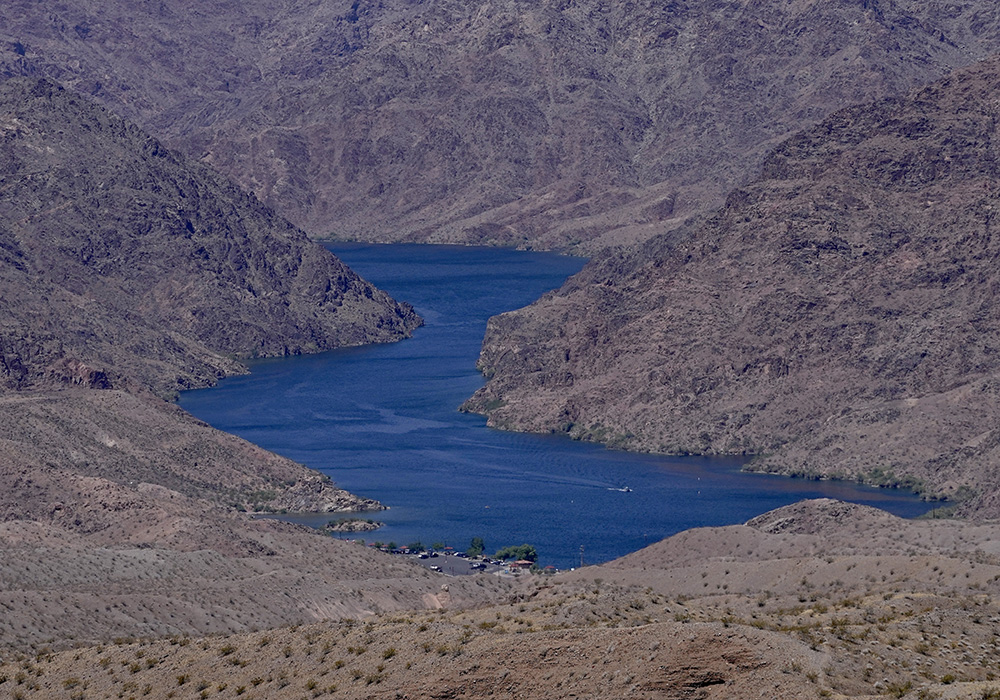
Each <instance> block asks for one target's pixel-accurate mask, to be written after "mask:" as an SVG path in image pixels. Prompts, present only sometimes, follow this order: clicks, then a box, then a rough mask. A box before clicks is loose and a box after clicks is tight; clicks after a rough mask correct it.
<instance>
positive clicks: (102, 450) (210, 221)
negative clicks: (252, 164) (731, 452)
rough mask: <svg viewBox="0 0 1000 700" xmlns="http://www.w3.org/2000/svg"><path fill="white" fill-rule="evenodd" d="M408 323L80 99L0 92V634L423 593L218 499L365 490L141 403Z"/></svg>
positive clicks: (108, 630)
mask: <svg viewBox="0 0 1000 700" xmlns="http://www.w3.org/2000/svg"><path fill="white" fill-rule="evenodd" d="M419 322H420V320H419V318H418V317H417V316H416V315H415V314H414V313H413V310H412V309H411V308H410V307H408V306H406V305H403V304H398V303H396V302H395V301H393V300H392V299H391V298H389V297H388V295H386V294H385V293H384V292H382V291H380V290H377V289H375V288H374V287H372V286H371V285H370V284H369V283H367V282H365V281H364V280H362V279H361V278H360V277H358V276H357V275H356V274H354V273H353V272H352V271H350V270H349V269H347V268H346V267H345V266H344V265H343V264H342V263H341V262H340V261H339V260H337V259H336V258H335V257H334V256H333V255H331V254H330V253H329V252H328V251H327V250H325V249H324V248H322V247H320V246H318V245H316V244H314V243H312V242H311V241H309V240H308V238H306V236H305V234H304V233H303V232H302V231H300V230H298V229H296V228H294V227H293V226H292V225H291V224H289V223H288V222H286V221H285V220H284V219H282V218H280V217H279V216H277V215H275V214H274V213H273V212H272V211H271V210H269V209H267V208H266V207H264V206H263V205H261V204H260V203H259V202H257V201H256V200H255V199H253V198H252V197H251V196H248V195H246V194H244V193H243V192H242V191H241V190H239V189H238V188H237V187H236V186H235V185H232V184H231V183H229V182H228V181H226V180H225V179H224V178H222V177H221V176H220V175H218V174H217V173H216V172H214V171H213V170H210V169H209V168H207V167H206V166H204V165H199V164H196V163H194V164H192V163H190V162H188V161H187V160H186V159H184V158H183V157H181V156H179V155H177V154H175V153H174V152H172V151H170V150H169V149H167V148H165V147H164V146H162V145H161V144H160V143H159V142H157V141H156V140H154V139H152V138H150V137H149V136H148V135H146V134H145V133H144V132H142V131H141V130H139V129H138V128H137V127H135V126H133V125H130V124H129V123H127V122H125V121H123V120H122V119H121V118H119V117H117V116H114V115H112V114H110V113H109V112H108V111H107V110H105V109H104V108H102V107H100V106H98V105H96V104H95V103H94V102H93V101H92V100H90V99H89V98H84V97H82V96H80V95H78V94H76V93H73V92H70V91H67V90H64V89H62V88H60V87H58V86H57V85H55V84H54V83H52V82H50V81H48V80H45V79H42V80H39V79H34V78H29V79H23V78H22V79H13V80H8V81H5V82H3V83H0V572H2V573H0V605H2V606H3V608H4V614H3V616H2V620H3V621H2V622H0V646H5V645H8V644H17V645H21V646H24V645H27V644H33V643H42V642H45V641H47V640H51V641H57V642H59V643H66V642H67V641H68V640H69V639H71V638H75V639H91V640H100V639H107V638H110V637H112V636H129V635H133V636H139V635H142V636H148V635H158V636H162V635H168V634H173V633H175V632H180V631H183V630H187V631H188V632H192V633H194V632H200V633H208V632H210V631H213V630H214V631H236V630H245V629H248V628H249V627H253V626H264V625H276V624H282V623H292V622H301V621H310V620H316V619H325V618H328V617H331V616H336V617H340V616H342V615H355V614H361V613H363V612H364V611H370V610H378V609H395V608H399V607H406V608H413V607H421V606H426V605H431V606H433V605H437V604H438V602H437V598H436V597H435V596H436V595H438V594H439V592H440V591H439V585H440V584H439V583H438V582H437V581H436V580H435V579H434V578H432V577H431V576H430V575H429V574H428V573H427V572H426V571H422V570H420V568H419V567H411V566H405V565H402V564H400V563H395V562H389V561H385V560H384V559H383V558H379V557H376V556H375V555H374V554H371V553H368V552H365V551H360V550H361V548H358V547H354V546H353V545H348V544H346V543H341V542H336V541H334V540H332V539H331V538H328V537H321V536H318V535H316V534H314V533H313V532H312V531H307V530H305V529H300V528H296V527H292V526H290V525H286V524H282V523H277V522H264V521H253V520H250V519H249V518H248V517H247V516H246V515H245V514H241V513H238V512H237V510H247V509H251V510H252V509H256V510H271V511H277V510H309V511H356V510H361V509H365V508H380V507H381V506H380V504H378V503H375V502H373V501H370V500H366V499H360V498H358V497H356V496H353V495H351V494H349V493H346V492H345V491H343V490H341V489H338V488H336V487H335V486H334V485H333V484H332V483H331V482H330V481H329V479H327V478H326V477H324V476H322V475H321V474H318V473H317V472H314V471H311V470H309V469H306V468H305V467H303V466H302V465H299V464H296V463H294V462H291V461H290V460H287V459H284V458H281V457H278V456H277V455H273V454H269V453H267V452H265V451H264V450H261V449H260V448H257V447H255V446H254V445H251V444H249V443H246V442H244V441H243V440H240V439H238V438H235V437H233V436H231V435H226V434H224V433H220V432H219V431H216V430H214V429H212V428H211V427H209V426H207V425H205V424H204V423H202V422H200V421H197V420H195V419H193V418H192V417H191V416H189V415H187V414H186V413H184V412H183V411H181V410H180V409H178V408H177V407H176V406H173V405H171V404H169V403H166V402H164V401H163V400H162V398H158V396H157V395H161V396H162V395H169V394H172V393H173V392H176V391H177V390H178V389H182V388H186V387H190V386H205V385H208V384H209V383H211V382H214V381H215V380H216V379H217V378H218V377H220V376H223V375H225V374H227V373H233V372H242V371H245V368H244V367H243V366H242V365H241V364H240V363H239V362H238V358H239V357H246V356H258V355H283V354H288V353H301V352H311V351H318V350H323V349H327V348H333V347H338V346H342V345H357V344H360V343H365V342H388V341H392V340H397V339H400V338H402V337H405V336H406V335H408V334H409V332H410V331H411V330H412V329H413V328H414V327H415V326H416V325H418V324H419ZM352 547H353V549H352ZM358 580H364V582H365V583H364V585H363V586H361V585H360V584H358V585H354V586H352V585H351V583H352V582H354V581H358ZM248 582H253V585H249V586H248V585H247V584H248ZM362 587H363V589H364V590H363V591H362V590H361V588H362ZM454 596H455V597H454V600H463V599H467V600H475V599H476V593H475V592H470V593H469V594H465V593H463V592H462V589H461V587H460V586H457V587H455V590H454ZM56 600H58V601H59V602H58V603H57V602H56Z"/></svg>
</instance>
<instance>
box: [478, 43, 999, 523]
mask: <svg viewBox="0 0 1000 700" xmlns="http://www.w3.org/2000/svg"><path fill="white" fill-rule="evenodd" d="M998 89H1000V60H997V59H990V60H988V61H985V62H983V63H981V64H978V65H976V66H974V67H972V68H970V69H965V70H962V71H958V72H956V73H954V74H953V75H951V76H949V77H948V78H945V79H944V80H941V81H939V82H937V83H934V84H932V85H930V86H928V87H925V88H921V89H919V90H916V91H914V92H913V93H911V94H910V95H909V96H907V97H905V98H901V99H893V100H887V101H881V102H877V103H875V104H873V105H868V106H861V107H856V108H850V109H847V110H843V111H841V112H838V113H837V114H835V115H834V116H832V117H830V118H829V119H827V120H825V121H823V122H822V123H821V124H819V125H818V126H816V127H815V128H812V129H808V130H806V131H803V132H801V133H800V134H798V135H796V136H794V137H792V138H790V139H788V140H787V141H785V142H783V143H782V144H781V145H779V146H778V147H777V148H775V149H774V150H773V151H772V152H771V153H770V154H769V155H768V156H767V158H765V159H764V162H763V165H762V168H761V173H760V175H759V177H758V178H757V179H756V180H754V181H753V182H751V183H748V184H747V186H746V187H743V188H740V189H737V190H734V191H733V192H732V193H731V194H730V195H729V197H728V199H727V202H726V204H725V206H724V207H722V208H721V209H719V210H718V212H717V213H716V214H714V215H713V216H712V217H710V218H709V219H707V220H705V221H703V222H700V223H697V224H693V225H689V226H687V227H684V228H681V229H679V230H677V231H675V232H673V233H671V234H668V235H664V236H660V237H658V238H655V239H653V240H651V241H650V242H649V243H647V244H646V245H645V246H644V247H642V248H641V249H639V250H636V251H634V252H632V253H626V254H608V255H604V256H599V257H598V258H597V259H595V260H593V261H592V262H591V263H590V264H589V265H588V266H587V267H586V268H585V269H584V270H583V271H582V272H581V273H580V274H579V275H578V276H576V277H575V278H574V279H572V280H570V281H569V282H568V283H567V284H566V285H565V286H564V287H563V288H562V289H561V290H559V291H558V292H557V293H554V294H552V295H550V296H548V297H546V298H544V299H542V300H540V301H539V302H538V303H536V304H535V305H533V306H531V307H529V308H527V309H523V310H520V311H516V312H512V313H509V314H504V315H502V316H499V317H496V318H494V319H493V320H492V321H491V323H490V327H489V330H488V333H487V338H486V340H485V342H484V345H483V353H482V357H481V366H482V369H483V370H484V371H485V372H486V374H487V376H488V377H489V382H488V384H487V386H486V387H485V388H484V389H483V390H481V391H480V392H479V393H478V394H477V395H476V397H475V398H474V399H473V400H472V401H470V403H469V407H470V408H472V409H474V410H479V411H482V412H485V413H487V415H489V417H490V421H491V424H492V425H496V426H500V427H507V428H515V429H521V430H537V431H557V432H567V433H569V434H570V435H573V436H575V437H579V438H583V439H592V440H598V441H602V442H608V443H612V444H615V445H617V446H623V447H628V448H634V449H644V450H652V451H663V452H673V453H687V452H690V453H737V454H740V453H749V454H756V455H763V456H762V457H761V458H759V459H758V460H757V461H756V462H755V463H754V466H755V467H756V468H759V469H766V470H771V471H778V472H783V473H792V474H803V475H814V476H819V475H822V476H843V477H850V478H863V479H866V480H868V481H870V482H872V483H879V484H886V485H892V484H898V485H903V486H913V487H916V488H919V489H922V490H924V491H925V492H926V493H927V494H929V495H938V494H940V495H950V496H955V495H958V496H965V497H969V496H971V500H969V501H967V502H966V504H965V509H966V510H965V512H967V513H973V512H975V513H979V514H981V515H988V516H994V517H995V516H997V515H1000V502H998V501H997V498H996V493H997V487H998V483H997V478H998V477H997V474H998V473H1000V472H998V466H1000V464H998V461H997V459H998V453H997V450H996V445H997V443H998V434H997V432H996V424H997V411H998V402H997V399H998V394H997V392H996V387H997V377H998V375H997V371H998V370H997V362H996V348H997V347H998V343H1000V337H998V336H997V333H998V328H1000V323H998V320H1000V319H998V318H997V313H996V309H997V303H996V298H995V296H996V290H997V288H998V284H1000V280H998V278H997V273H996V270H997V255H998V250H1000V248H998V246H997V241H996V240H995V239H994V237H993V230H992V226H993V219H994V215H995V211H996V210H997V207H998V205H1000V202H998V199H997V188H996V182H997V175H998V173H997V153H996V143H997V135H998V134H997V121H996V114H997V113H996V103H995V95H996V92H997V90H998Z"/></svg>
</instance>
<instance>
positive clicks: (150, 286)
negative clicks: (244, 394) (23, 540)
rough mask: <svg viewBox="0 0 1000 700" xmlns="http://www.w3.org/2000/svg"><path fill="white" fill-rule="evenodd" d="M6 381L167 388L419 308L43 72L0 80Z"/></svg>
mask: <svg viewBox="0 0 1000 700" xmlns="http://www.w3.org/2000/svg"><path fill="white" fill-rule="evenodd" d="M0 139H2V148H0V255H2V256H3V257H2V258H0V263H2V266H0V285H2V290H3V293H2V295H0V298H2V302H0V304H2V309H0V310H2V318H3V321H4V331H3V333H2V335H0V380H2V383H3V385H5V386H7V387H9V388H26V387H30V386H36V385H51V384H53V383H55V384H60V383H65V384H72V385H83V386H89V387H94V388H105V389H106V388H110V387H115V386H124V384H125V383H127V381H129V380H132V381H133V382H138V384H139V385H141V386H143V387H148V388H151V389H153V390H155V391H156V392H157V393H160V394H169V393H170V392H173V391H176V390H178V389H184V388H190V387H192V386H204V385H206V384H208V383H211V382H213V381H214V380H215V379H216V378H217V377H219V376H222V375H224V374H226V373H232V372H239V371H242V368H241V366H240V365H239V364H238V363H237V362H236V361H235V359H234V358H237V357H258V356H274V355H287V354H298V353H303V352H316V351H319V350H327V349H331V348H335V347H341V346H344V345H359V344H362V343H371V342H388V341H393V340H398V339H400V338H403V337H405V336H406V335H408V334H409V332H410V330H412V329H413V328H414V327H415V326H416V325H418V324H419V319H418V318H417V316H416V315H415V314H414V313H413V310H412V309H411V308H409V307H408V306H406V305H400V304H398V303H396V302H395V301H393V300H392V299H391V298H389V296H388V295H387V294H385V293H384V292H382V291H380V290H377V289H375V288H374V287H372V286H371V285H370V284H368V283H367V282H365V281H364V280H362V279H361V278H360V277H358V276H357V275H356V274H355V273H353V272H352V271H351V270H349V269H348V268H347V267H346V266H345V265H344V264H343V263H341V262H340V261H339V260H338V259H337V258H336V257H335V256H333V255H332V254H331V253H330V252H329V251H327V250H325V249H323V248H322V247H320V246H318V245H315V244H313V243H312V242H310V241H309V240H308V239H307V238H306V236H305V234H304V233H302V231H300V230H298V229H296V228H294V227H293V226H292V225H291V224H289V223H288V222H286V221H285V220H284V219H282V218H280V217H279V216H277V215H275V214H274V213H273V212H272V211H271V210H269V209H267V208H265V207H264V206H262V205H261V204H260V203H258V202H257V201H256V200H254V199H253V198H252V197H250V196H247V195H245V194H244V193H242V192H241V191H240V190H239V189H238V188H237V187H236V186H234V185H232V184H231V183H229V182H228V181H226V180H225V179H224V178H222V177H221V176H219V175H218V174H217V173H215V172H214V171H212V170H210V169H209V168H207V167H205V166H203V165H199V164H195V163H190V162H188V161H186V160H185V159H184V158H182V157H181V156H178V155H177V154H175V153H173V152H171V151H170V150H168V149H167V148H165V147H164V146H162V145H161V144H160V143H159V142H157V141H156V140H155V139H153V138H151V137H149V136H148V135H146V134H145V133H143V132H142V131H140V130H139V129H138V128H136V127H135V126H132V125H130V124H127V123H126V122H124V121H122V120H121V119H120V118H118V117H116V116H114V115H112V114H110V113H108V112H107V111H106V110H104V109H102V108H100V107H99V106H97V105H96V104H94V103H93V102H92V101H91V100H88V99H85V98H82V97H80V96H78V95H75V94H74V93H71V92H69V91H66V90H63V89H62V88H60V87H58V86H56V85H55V84H53V83H51V82H48V81H45V80H32V79H18V80H9V81H6V82H4V83H0Z"/></svg>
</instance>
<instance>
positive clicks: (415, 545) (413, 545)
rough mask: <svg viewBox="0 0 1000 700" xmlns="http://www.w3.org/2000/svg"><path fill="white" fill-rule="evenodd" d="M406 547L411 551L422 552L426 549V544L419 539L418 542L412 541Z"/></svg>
mask: <svg viewBox="0 0 1000 700" xmlns="http://www.w3.org/2000/svg"><path fill="white" fill-rule="evenodd" d="M406 548H407V549H408V550H410V551H411V552H422V551H424V549H425V547H424V545H423V544H421V542H420V540H417V541H416V542H410V544H408V545H406Z"/></svg>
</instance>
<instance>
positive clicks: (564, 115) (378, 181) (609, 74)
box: [0, 0, 1000, 248]
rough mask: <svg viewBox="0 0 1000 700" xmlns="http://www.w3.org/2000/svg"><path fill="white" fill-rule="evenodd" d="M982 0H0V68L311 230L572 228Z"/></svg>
mask: <svg viewBox="0 0 1000 700" xmlns="http://www.w3.org/2000/svg"><path fill="white" fill-rule="evenodd" d="M998 21H1000V12H998V11H997V7H996V4H995V3H992V2H986V1H985V0H966V1H964V2H957V3H938V2H933V3H928V2H920V1H917V0H899V1H896V2H888V1H887V0H865V1H864V2H858V1H856V0H836V1H834V2H815V1H814V0H794V1H793V2H784V3H773V2H761V1H759V0H740V1H738V2H721V1H714V0H713V1H701V2H688V1H674V2H666V3H664V2H651V1H646V2H637V1H631V0H630V1H629V2H618V3H610V4H608V3H602V2H598V1H597V0H577V1H575V2H555V1H552V0H548V1H546V2H541V3H526V2H519V1H517V0H496V1H491V2H471V3H470V2H457V1H455V0H437V1H435V2H407V1H405V0H381V1H379V2H360V1H358V0H334V1H333V2H323V3H316V2H310V1H307V0H293V1H291V2H282V3H278V2H274V1H273V0H247V1H245V2H240V3H232V2H222V1H221V0H211V1H209V2H203V3H199V4H198V5H197V6H196V7H195V6H192V5H191V4H190V3H183V2H179V1H178V0H163V1H160V2H155V3H140V4H138V5H136V4H123V3H107V2H94V1H93V0H67V1H66V2H61V3H59V4H58V5H57V6H50V5H47V4H44V3H41V4H40V3H37V2H33V1H31V0H10V1H9V2H4V3H3V6H2V7H0V75H24V74H27V75H36V76H40V75H44V76H49V77H52V78H54V79H56V80H59V81H60V82H61V83H63V84H65V85H67V86H68V87H70V88H72V89H74V90H76V91H78V92H81V93H84V94H88V95H93V96H94V97H96V98H97V99H98V100H100V101H101V102H103V103H104V104H105V105H106V106H108V107H109V108H111V109H112V110H113V111H115V112H117V113H119V114H121V115H123V116H125V117H127V118H129V119H131V120H133V121H135V122H136V123H138V124H139V125H141V126H143V127H144V128H146V129H147V130H149V131H150V132H151V133H153V134H155V135H156V136H157V137H158V138H162V139H164V141H165V142H166V143H168V144H169V145H171V146H173V147H176V148H179V149H181V150H182V151H184V152H186V153H187V154H189V155H190V156H193V157H195V158H199V159H202V160H204V161H205V162H206V163H209V164H211V165H212V166H213V167H215V168H216V169H218V170H219V171H221V172H223V173H225V174H227V175H229V176H230V177H232V178H234V179H235V180H236V181H237V182H239V183H240V184H241V185H243V187H244V188H246V189H247V190H248V191H251V192H253V193H255V194H256V195H257V196H258V197H259V198H260V199H261V200H262V201H264V202H265V203H266V204H268V205H270V206H271V207H273V208H274V209H275V210H277V211H278V212H279V213H281V214H283V215H285V216H287V217H289V218H290V219H291V220H292V221H293V222H295V223H297V224H299V225H301V226H303V227H304V228H306V229H307V230H308V231H309V232H310V233H311V234H312V235H318V236H334V237H341V238H361V239H366V240H380V241H389V240H420V241H432V242H467V243H479V242H482V243H492V244H500V245H517V246H534V247H549V248H565V247H569V246H574V245H581V246H584V247H586V246H585V244H587V242H588V241H591V240H592V239H596V240H594V242H593V244H591V246H590V247H591V248H598V247H600V246H602V245H605V244H608V243H615V242H631V241H635V240H641V239H644V238H648V237H650V236H652V235H654V234H657V233H660V232H662V231H663V230H664V229H665V228H672V227H674V226H676V225H678V224H679V222H681V221H682V220H683V219H684V218H685V217H686V216H687V215H689V214H691V213H692V212H696V211H701V210H704V209H705V208H706V207H707V206H709V205H712V206H714V205H716V204H718V203H720V202H721V199H722V197H724V196H725V194H726V193H727V192H728V191H729V190H730V189H732V187H733V186H735V185H738V184H740V183H742V182H743V181H744V180H745V179H746V178H747V177H748V175H749V174H752V173H753V172H754V171H755V170H756V168H757V166H758V165H759V163H760V160H761V158H762V157H763V155H764V154H765V153H766V152H767V151H768V150H769V149H770V148H771V147H772V146H773V145H774V144H775V143H777V142H778V141H779V140H781V139H782V138H784V137H786V136H788V135H789V134H791V133H793V132H794V131H796V130H798V129H800V128H802V127H803V126H804V125H807V124H812V123H815V122H816V121H818V120H820V119H821V118H823V117H825V116H826V115H828V114H829V113H831V112H832V111H834V110H836V109H839V108H841V107H843V106H846V105H848V104H852V103H860V102H866V101H871V100H873V99H876V98H880V97H884V96H890V95H902V94H905V92H906V91H908V90H909V89H911V88H913V87H915V86H917V85H919V84H923V83H926V82H929V81H931V80H934V79H936V78H939V77H941V76H943V75H944V74H946V73H947V72H949V71H950V70H952V69H954V68H956V67H958V66H963V65H968V64H970V63H972V62H974V61H976V60H980V59H982V58H985V57H986V56H987V55H988V54H989V53H990V52H992V51H996V50H998V49H1000V31H998V28H1000V23H998Z"/></svg>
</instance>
